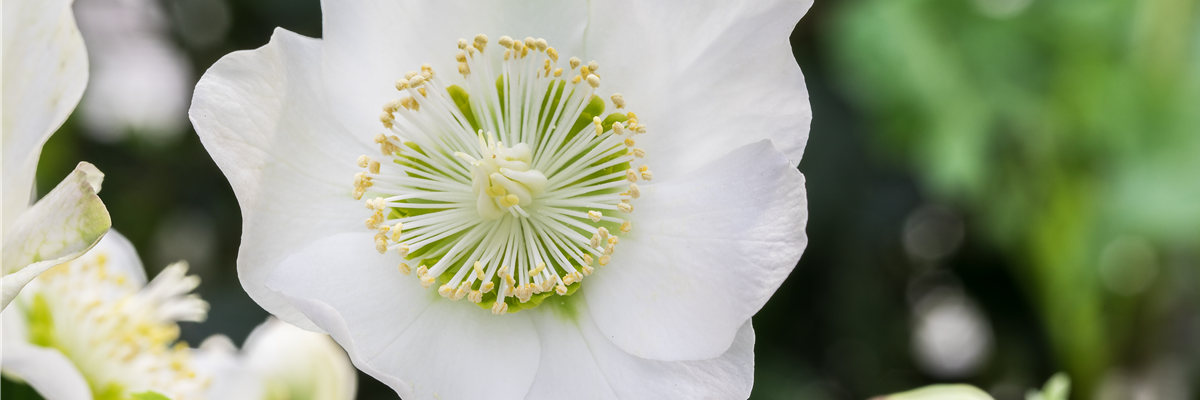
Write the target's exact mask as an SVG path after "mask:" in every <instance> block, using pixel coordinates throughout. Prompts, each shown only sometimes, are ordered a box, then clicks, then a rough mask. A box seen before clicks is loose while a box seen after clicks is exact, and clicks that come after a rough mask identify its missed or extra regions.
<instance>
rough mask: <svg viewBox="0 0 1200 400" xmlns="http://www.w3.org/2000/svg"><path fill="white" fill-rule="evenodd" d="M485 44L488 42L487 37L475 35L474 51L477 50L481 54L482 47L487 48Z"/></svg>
mask: <svg viewBox="0 0 1200 400" xmlns="http://www.w3.org/2000/svg"><path fill="white" fill-rule="evenodd" d="M487 42H488V37H487V35H484V34H482V33H480V34H478V35H475V49H476V50H479V51H481V52H482V51H483V49H484V47H486V46H487Z"/></svg>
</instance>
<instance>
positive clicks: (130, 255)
mask: <svg viewBox="0 0 1200 400" xmlns="http://www.w3.org/2000/svg"><path fill="white" fill-rule="evenodd" d="M100 254H104V257H106V258H108V263H107V266H108V269H109V272H111V273H123V274H125V275H126V277H127V278H126V279H128V280H129V282H131V283H133V284H134V285H137V286H138V287H142V286H146V268H145V267H144V266H143V265H142V259H141V258H140V257H139V256H138V253H137V249H136V248H134V247H133V243H130V242H129V239H126V238H125V236H124V235H121V234H120V233H118V232H117V231H116V230H115V229H110V230H109V231H108V233H107V234H105V235H104V237H103V238H101V239H100V242H99V243H96V247H92V249H91V250H88V252H87V254H85V255H83V256H81V257H94V256H97V255H100Z"/></svg>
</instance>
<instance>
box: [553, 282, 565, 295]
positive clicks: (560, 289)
mask: <svg viewBox="0 0 1200 400" xmlns="http://www.w3.org/2000/svg"><path fill="white" fill-rule="evenodd" d="M554 293H558V295H559V296H566V295H567V287H566V286H563V285H558V287H556V288H554Z"/></svg>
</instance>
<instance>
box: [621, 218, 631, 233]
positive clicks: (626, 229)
mask: <svg viewBox="0 0 1200 400" xmlns="http://www.w3.org/2000/svg"><path fill="white" fill-rule="evenodd" d="M631 229H633V223H632V222H629V221H625V222H622V223H621V233H629V231H630V230H631Z"/></svg>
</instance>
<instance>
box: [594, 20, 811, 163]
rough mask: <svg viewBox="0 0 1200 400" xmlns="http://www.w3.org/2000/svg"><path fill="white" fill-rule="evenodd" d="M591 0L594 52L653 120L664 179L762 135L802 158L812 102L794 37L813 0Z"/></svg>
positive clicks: (650, 144) (617, 87)
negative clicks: (794, 31) (795, 50)
mask: <svg viewBox="0 0 1200 400" xmlns="http://www.w3.org/2000/svg"><path fill="white" fill-rule="evenodd" d="M589 3H590V5H591V13H590V14H591V18H590V19H589V27H588V38H587V44H586V46H587V51H588V54H587V56H588V58H589V59H595V60H597V61H599V63H600V66H601V69H600V73H601V74H602V76H603V78H604V79H603V81H602V82H603V83H602V84H601V89H602V90H603V91H605V92H606V93H607V92H618V93H621V94H622V95H623V96H624V98H625V100H626V101H627V102H628V104H629V106H628V109H629V110H630V111H634V112H636V113H637V114H638V118H639V120H640V121H639V122H641V123H643V124H646V125H647V126H648V129H649V133H648V134H646V135H641V136H638V137H637V138H636V139H637V143H638V147H643V148H645V149H646V151H647V153H648V154H649V156H648V160H649V163H650V167H651V169H652V170H653V171H654V174H655V177H656V178H661V179H663V180H665V179H674V178H675V177H678V176H682V175H683V174H685V173H687V172H688V171H692V170H695V169H697V168H700V167H702V166H703V165H705V164H707V163H708V162H710V161H712V160H714V159H716V158H718V157H720V156H722V155H724V154H725V153H726V152H728V151H729V150H730V149H735V148H737V147H740V146H743V145H746V144H750V143H754V142H757V141H759V140H762V139H770V140H771V141H772V142H773V143H774V144H775V146H776V147H777V148H778V149H780V151H782V152H783V153H784V154H786V155H787V157H788V159H789V160H790V161H791V165H797V164H799V163H800V159H801V157H802V156H803V154H804V147H805V144H806V143H807V141H808V133H809V124H810V122H811V120H812V109H811V106H810V104H809V101H808V90H807V88H806V86H805V82H804V75H803V73H802V72H801V71H800V67H799V66H798V65H797V64H796V59H795V56H794V55H793V54H792V47H791V43H790V41H789V37H790V36H791V32H792V30H793V29H794V28H795V26H796V23H797V22H798V21H799V20H800V19H801V17H803V16H804V14H805V13H806V12H807V11H808V9H809V7H811V6H812V1H811V0H800V1H796V0H734V1H727V0H701V1H690V0H673V1H654V2H645V1H634V0H617V1H603V2H599V1H598V2H589Z"/></svg>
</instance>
